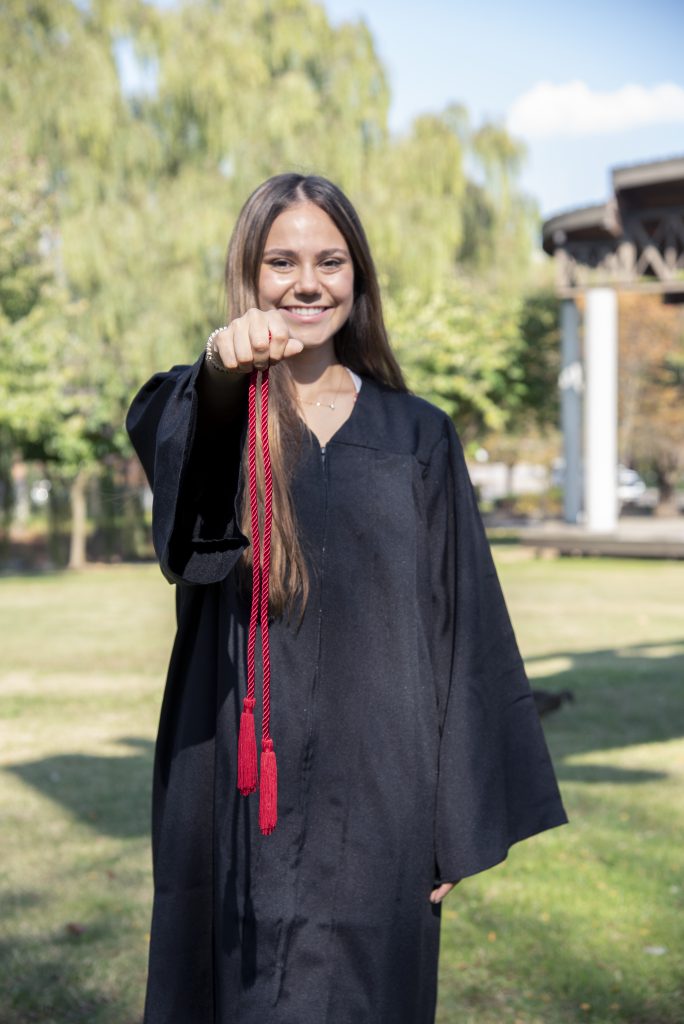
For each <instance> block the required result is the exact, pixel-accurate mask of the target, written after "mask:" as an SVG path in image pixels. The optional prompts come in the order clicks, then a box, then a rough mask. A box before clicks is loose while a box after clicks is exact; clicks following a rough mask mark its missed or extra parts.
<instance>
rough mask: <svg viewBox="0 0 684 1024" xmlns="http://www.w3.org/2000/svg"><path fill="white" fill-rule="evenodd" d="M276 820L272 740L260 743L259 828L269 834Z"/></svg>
mask: <svg viewBox="0 0 684 1024" xmlns="http://www.w3.org/2000/svg"><path fill="white" fill-rule="evenodd" d="M277 821H278V766H277V764H276V756H275V750H274V749H273V740H272V739H270V738H269V739H266V740H264V741H263V742H262V745H261V777H260V782H259V828H260V829H261V831H262V833H263V835H265V836H269V835H270V834H271V832H273V830H274V829H275V827H276V822H277Z"/></svg>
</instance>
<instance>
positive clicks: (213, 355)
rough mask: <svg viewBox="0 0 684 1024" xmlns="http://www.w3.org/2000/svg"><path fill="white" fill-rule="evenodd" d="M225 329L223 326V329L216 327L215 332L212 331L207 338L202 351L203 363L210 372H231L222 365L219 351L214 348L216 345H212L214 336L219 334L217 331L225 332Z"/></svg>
mask: <svg viewBox="0 0 684 1024" xmlns="http://www.w3.org/2000/svg"><path fill="white" fill-rule="evenodd" d="M226 329H227V328H226V327H225V325H224V326H223V327H217V328H216V330H214V331H212V332H211V334H210V335H209V337H208V338H207V344H206V346H205V349H204V361H205V363H206V364H207V365H208V366H209V367H210V368H211V369H212V370H215V371H216V372H217V373H231V370H229V369H228V367H227V366H224V365H223V361H222V359H221V356H220V354H219V351H218V349H217V348H216V345H215V344H214V339H215V338H216V335H217V334H218V333H219V331H225V330H226Z"/></svg>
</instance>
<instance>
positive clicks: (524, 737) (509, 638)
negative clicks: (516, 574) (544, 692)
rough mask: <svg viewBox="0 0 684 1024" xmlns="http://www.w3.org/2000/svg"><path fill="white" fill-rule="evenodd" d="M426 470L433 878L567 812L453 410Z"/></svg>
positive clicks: (475, 862) (491, 859)
mask: <svg viewBox="0 0 684 1024" xmlns="http://www.w3.org/2000/svg"><path fill="white" fill-rule="evenodd" d="M424 475H425V483H426V495H427V511H426V515H427V525H428V536H429V538H430V545H431V553H430V573H431V588H432V595H431V610H432V622H433V630H434V632H433V634H432V641H433V643H432V651H433V667H434V672H435V682H436V689H437V700H438V718H439V761H438V779H437V802H436V814H435V836H434V842H435V877H436V879H438V880H439V881H441V882H456V881H458V880H459V879H461V878H464V877H466V876H467V875H473V874H476V873H478V872H480V871H484V870H486V869H487V868H490V867H492V866H493V865H494V864H498V863H499V862H500V861H502V860H504V859H505V858H506V856H507V852H508V848H509V847H510V846H511V845H512V844H513V843H516V842H518V841H519V840H521V839H525V838H527V837H529V836H532V835H535V834H536V833H538V832H543V831H545V830H546V829H550V828H554V827H555V826H557V825H563V824H566V823H567V821H568V818H567V815H566V813H565V810H564V808H563V804H562V801H561V797H560V793H559V790H558V785H557V782H556V776H555V773H554V769H553V765H552V762H551V758H550V755H549V751H548V748H547V745H546V740H545V738H544V733H543V731H542V727H541V722H540V719H539V714H538V712H537V709H536V705H535V703H534V698H533V696H532V691H531V688H530V684H529V681H528V679H527V675H526V672H525V667H524V664H523V661H522V658H521V656H520V652H519V650H518V645H517V642H516V638H515V635H514V631H513V627H512V625H511V621H510V618H509V615H508V611H507V608H506V604H505V601H504V597H503V593H502V590H501V586H500V583H499V579H498V576H497V572H496V568H495V566H494V561H493V558H492V553H491V550H490V547H489V542H488V540H487V536H486V534H485V530H484V526H483V523H482V519H481V517H480V512H479V509H478V506H477V501H476V498H475V492H474V489H473V486H472V484H471V481H470V477H469V475H468V470H467V467H466V463H465V459H464V455H463V449H462V447H461V442H460V439H459V437H458V435H457V433H456V430H455V428H454V425H453V423H452V422H451V420H450V419H449V418H446V419H445V428H444V434H443V436H442V439H441V440H440V441H439V442H438V443H437V445H436V447H435V448H434V449H433V452H432V455H431V457H430V461H429V464H428V466H427V467H426V469H425V471H424Z"/></svg>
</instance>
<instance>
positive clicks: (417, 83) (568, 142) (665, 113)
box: [119, 0, 684, 216]
mask: <svg viewBox="0 0 684 1024" xmlns="http://www.w3.org/2000/svg"><path fill="white" fill-rule="evenodd" d="M155 2H157V3H159V4H160V5H161V6H171V5H173V4H174V0H155ZM234 2H239V0H234ZM319 2H322V3H323V6H324V7H325V9H326V10H327V12H328V15H329V17H330V19H331V21H332V22H333V23H334V24H339V23H340V22H343V21H356V20H358V19H359V18H360V17H363V18H364V19H365V21H366V23H367V24H368V26H369V27H370V30H371V32H372V35H373V37H374V39H375V44H376V48H377V50H378V53H379V54H380V56H381V58H382V60H383V63H384V65H385V67H386V69H387V72H388V76H389V81H390V87H391V92H392V105H391V109H390V128H391V130H392V131H393V132H395V133H401V132H402V131H405V130H406V129H407V128H408V126H409V125H410V122H411V118H412V117H414V116H415V115H416V114H420V113H423V112H427V111H433V112H438V111H440V110H442V109H443V108H444V107H445V106H446V105H447V104H448V103H451V102H461V103H463V104H465V106H466V107H467V109H468V111H469V112H470V115H471V120H472V122H473V124H474V125H475V126H477V125H478V124H480V123H481V122H482V120H483V119H485V118H487V119H493V120H496V121H500V122H503V123H505V124H506V125H507V126H508V128H509V130H510V131H511V132H512V134H514V135H515V136H516V137H517V138H520V139H522V140H523V141H524V142H525V144H526V145H527V148H528V157H527V161H526V164H525V167H524V169H523V172H522V175H521V184H522V187H523V188H524V189H525V191H527V192H528V193H530V194H531V195H532V196H534V197H535V199H536V200H537V202H538V203H539V206H540V209H541V212H542V214H543V215H545V216H548V215H549V214H551V213H555V212H557V211H559V210H562V209H568V208H570V207H574V206H584V205H588V204H590V203H594V202H602V201H603V200H605V199H607V198H608V196H609V195H610V192H611V181H610V170H611V168H612V167H615V166H621V165H623V164H631V163H640V162H642V161H648V160H657V159H663V158H665V157H669V156H675V155H684V0H650V2H649V3H648V4H647V3H646V2H645V0H640V2H637V0H572V2H571V3H560V4H558V3H555V4H554V3H552V2H549V0H545V2H543V3H542V2H539V0H528V2H526V0H519V2H517V3H513V2H511V0H480V2H479V3H477V2H475V0H469V2H468V3H465V2H463V0H422V3H421V4H420V6H419V5H418V3H411V2H408V0H319ZM119 57H120V58H122V59H123V61H124V63H125V64H128V67H127V68H124V69H123V71H124V80H125V79H126V78H127V77H131V78H132V77H135V75H134V69H133V68H132V67H131V66H130V64H129V63H128V61H127V60H126V57H125V54H119Z"/></svg>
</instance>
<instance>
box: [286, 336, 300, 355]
mask: <svg viewBox="0 0 684 1024" xmlns="http://www.w3.org/2000/svg"><path fill="white" fill-rule="evenodd" d="M303 348H304V343H303V342H301V341H300V340H299V339H298V338H288V342H287V345H286V346H285V351H284V352H283V355H284V357H285V359H287V358H288V356H296V355H297V354H298V353H299V352H301V351H302V349H303Z"/></svg>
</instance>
